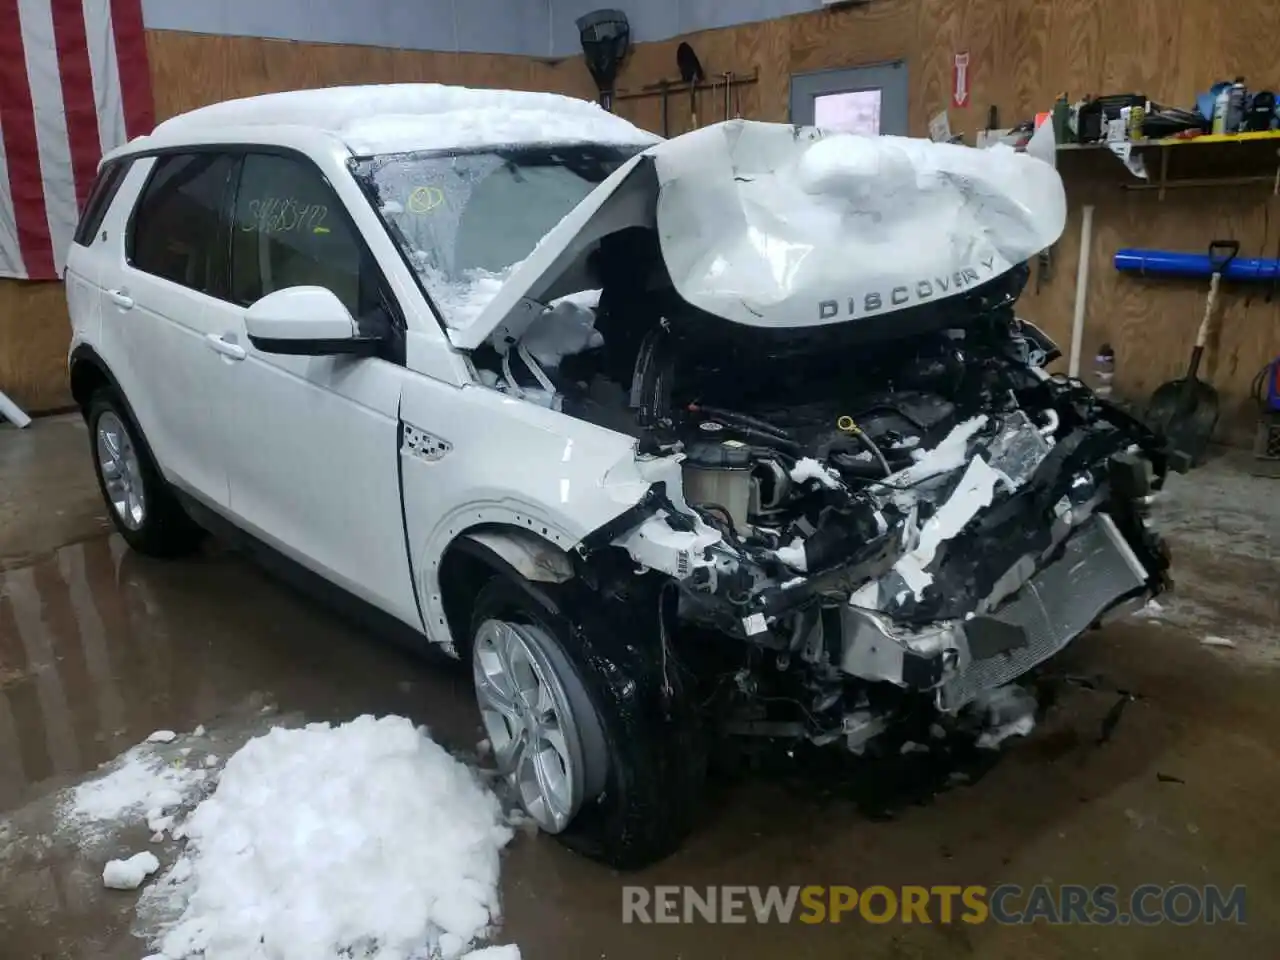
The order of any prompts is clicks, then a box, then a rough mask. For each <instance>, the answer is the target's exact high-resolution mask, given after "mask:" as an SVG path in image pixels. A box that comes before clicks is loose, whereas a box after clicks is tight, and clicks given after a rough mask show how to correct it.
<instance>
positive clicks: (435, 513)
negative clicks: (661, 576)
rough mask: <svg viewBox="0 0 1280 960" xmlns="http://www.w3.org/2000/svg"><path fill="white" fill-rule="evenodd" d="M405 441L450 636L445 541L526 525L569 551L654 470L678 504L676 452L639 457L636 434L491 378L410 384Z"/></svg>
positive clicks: (420, 561) (411, 531)
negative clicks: (492, 383) (493, 384)
mask: <svg viewBox="0 0 1280 960" xmlns="http://www.w3.org/2000/svg"><path fill="white" fill-rule="evenodd" d="M401 419H402V420H403V421H404V424H405V429H404V434H405V437H406V440H405V442H404V443H403V444H402V446H401V449H400V464H401V470H402V479H403V494H404V513H405V526H406V531H407V533H408V542H409V544H410V545H411V550H412V553H413V557H412V559H413V568H414V571H415V576H416V577H417V582H418V585H419V599H420V601H421V604H422V612H423V617H424V620H425V621H426V626H427V629H428V632H429V635H430V636H431V639H432V640H435V641H437V642H444V641H447V640H449V639H450V637H449V635H448V625H447V621H446V618H445V614H444V606H443V602H442V598H441V590H440V563H441V560H442V558H443V556H444V553H445V551H446V549H447V548H448V546H449V544H450V543H452V542H453V541H454V539H455V538H457V537H458V536H461V535H462V534H464V533H465V532H466V531H467V530H470V529H473V528H475V527H477V526H489V525H498V526H510V527H518V528H520V529H522V530H526V531H528V532H529V533H532V534H534V535H536V536H538V537H541V538H542V539H544V540H547V541H548V542H550V543H553V544H555V545H556V546H557V547H559V548H560V549H561V550H564V551H566V552H568V551H571V550H573V549H574V548H576V547H577V546H578V545H579V544H580V543H581V542H582V540H583V538H585V537H586V536H588V535H589V534H590V533H592V532H593V531H595V530H597V529H599V528H600V527H602V526H604V525H605V524H607V523H609V521H611V520H613V519H615V518H616V517H618V516H619V515H621V514H622V513H624V512H626V511H627V510H628V509H630V508H631V507H633V506H635V504H636V503H638V502H639V501H640V499H641V498H642V497H643V496H644V495H645V493H646V492H647V491H648V490H649V488H650V487H651V486H652V485H653V484H654V483H656V482H660V481H666V482H667V486H668V489H669V490H670V491H671V493H672V494H673V499H674V500H675V501H676V503H677V505H678V504H679V503H681V502H682V501H681V500H679V499H676V498H678V497H679V476H680V467H679V464H678V462H677V461H676V460H675V458H674V457H667V458H654V459H646V458H638V457H637V454H636V441H635V438H633V437H629V436H625V435H624V434H620V433H616V432H614V431H612V430H607V429H605V428H603V427H599V426H596V425H594V424H590V423H586V422H584V421H581V420H575V419H573V418H572V417H568V416H565V415H564V414H561V413H557V412H556V411H553V410H548V409H546V408H545V407H541V406H539V405H537V404H533V403H526V402H523V401H519V400H515V399H513V398H511V397H508V396H506V395H504V394H501V393H498V392H497V391H494V390H490V389H488V388H487V387H481V386H468V387H464V388H461V389H458V388H453V387H449V386H447V385H444V384H441V383H439V382H438V381H430V380H427V379H426V378H423V379H422V380H418V381H414V382H412V383H410V384H408V385H407V386H406V389H405V392H404V395H403V401H402V407H401Z"/></svg>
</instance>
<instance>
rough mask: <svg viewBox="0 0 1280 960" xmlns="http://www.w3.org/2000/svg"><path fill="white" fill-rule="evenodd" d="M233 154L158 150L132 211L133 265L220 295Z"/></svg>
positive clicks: (222, 294) (224, 282) (224, 280)
mask: <svg viewBox="0 0 1280 960" xmlns="http://www.w3.org/2000/svg"><path fill="white" fill-rule="evenodd" d="M236 162H237V161H236V158H235V157H232V156H228V155H227V154H219V153H191V154H175V155H168V156H162V157H160V158H159V159H157V160H156V165H155V169H154V170H152V171H151V177H150V179H149V180H148V181H147V185H146V188H145V189H144V190H143V191H142V196H141V197H139V198H138V206H137V208H136V209H135V210H134V213H133V228H132V232H131V233H130V236H129V247H128V255H129V262H130V264H132V265H133V267H134V268H135V269H137V270H142V271H143V272H145V273H150V274H154V275H155V276H157V277H163V278H164V279H166V280H172V281H173V282H174V283H180V284H182V285H183V286H184V287H190V288H191V289H192V290H199V291H200V292H201V293H207V294H209V295H210V296H214V297H225V295H226V286H227V255H226V251H227V241H226V231H225V226H226V218H225V217H224V216H223V209H224V203H225V201H226V200H227V199H229V195H228V193H227V191H228V188H229V186H230V183H231V174H232V172H233V171H234V170H235V166H236Z"/></svg>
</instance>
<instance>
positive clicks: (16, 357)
mask: <svg viewBox="0 0 1280 960" xmlns="http://www.w3.org/2000/svg"><path fill="white" fill-rule="evenodd" d="M1278 36H1280V4H1278V3H1276V2H1275V0H1241V2H1240V3H1238V4H1236V5H1235V6H1233V7H1231V8H1230V10H1229V11H1228V12H1226V13H1224V10H1223V8H1222V7H1220V6H1214V5H1213V4H1208V3H1202V2H1198V0H1055V2H1052V3H1049V2H1045V0H873V2H871V3H870V4H868V5H866V6H862V7H857V8H852V9H843V10H825V11H821V12H815V13H810V14H803V15H798V16H794V17H789V18H784V19H780V20H773V21H767V22H762V23H752V24H744V25H742V26H738V27H732V28H726V29H721V30H711V31H704V32H701V33H697V34H693V35H690V36H689V37H686V38H676V39H672V40H667V41H662V42H656V43H647V44H641V45H639V46H638V47H636V49H635V50H634V51H633V53H632V55H631V57H630V58H629V60H628V61H627V63H626V64H625V65H624V68H623V70H622V72H621V76H620V77H619V80H618V86H619V87H620V88H621V89H624V90H631V91H635V90H639V89H640V88H642V87H644V86H645V85H647V84H651V83H655V82H656V81H658V80H660V79H663V78H667V79H676V78H677V76H678V73H677V69H676V59H675V50H676V46H677V45H678V43H679V40H680V39H687V40H689V41H690V42H691V43H692V45H693V47H694V49H695V50H696V51H697V53H698V55H699V58H700V59H701V61H702V63H703V65H704V67H705V68H706V70H707V73H708V79H714V78H715V77H716V76H717V75H719V74H722V73H723V72H724V71H726V70H731V71H733V72H735V73H737V74H744V73H749V72H750V71H752V70H753V69H755V70H758V71H759V82H758V83H756V84H754V85H751V86H745V87H743V88H741V94H740V106H741V109H742V113H743V114H744V115H745V116H747V117H748V118H752V119H761V120H774V121H786V120H787V119H788V113H789V91H790V79H791V76H792V75H793V74H796V73H804V72H810V71H816V70H826V69H834V68H841V67H852V66H863V65H868V64H873V63H879V62H884V61H890V60H897V59H903V60H906V61H907V69H908V71H909V78H910V104H909V113H910V115H909V125H910V128H911V130H912V132H913V133H916V134H923V133H925V132H926V130H927V126H928V122H929V118H930V117H931V116H933V115H934V114H935V113H937V112H938V111H939V110H942V109H945V108H948V107H949V104H950V90H951V69H952V57H953V55H954V54H955V53H957V52H960V51H964V50H967V51H969V53H970V57H971V61H970V76H971V81H972V89H971V94H972V97H971V103H970V106H969V107H968V108H966V109H964V110H954V109H952V110H949V113H950V118H951V123H952V128H953V129H954V130H956V131H959V132H964V133H966V134H967V135H968V136H969V137H970V138H972V136H973V134H974V132H975V131H976V130H978V129H980V128H981V127H982V126H984V125H985V124H986V119H987V111H988V108H989V107H990V106H992V105H995V106H996V107H998V108H999V113H1000V120H1001V122H1002V123H1005V124H1007V123H1010V122H1014V121H1017V120H1020V119H1024V118H1027V117H1030V116H1031V115H1032V114H1034V113H1035V112H1036V111H1037V110H1044V109H1048V108H1049V107H1050V105H1051V104H1052V101H1053V99H1054V98H1055V97H1056V96H1057V95H1058V94H1059V93H1061V92H1067V93H1068V94H1069V95H1070V96H1072V97H1077V96H1080V95H1082V94H1084V93H1098V92H1122V91H1130V90H1132V91H1135V92H1142V93H1146V94H1147V95H1149V96H1151V97H1153V98H1155V99H1158V100H1161V101H1164V102H1169V103H1177V104H1183V105H1185V104H1189V103H1190V102H1191V98H1192V97H1193V95H1194V93H1195V92H1196V91H1197V90H1199V89H1203V88H1205V87H1207V86H1208V85H1209V84H1210V83H1212V82H1213V81H1214V80H1217V79H1220V78H1222V77H1224V76H1231V75H1234V74H1237V73H1239V74H1242V75H1244V76H1245V77H1246V79H1247V80H1249V81H1250V82H1253V83H1255V84H1258V85H1270V86H1276V85H1280V66H1276V61H1275V57H1274V52H1273V50H1274V43H1275V39H1276V37H1278ZM148 49H149V52H150V56H151V68H152V73H153V79H154V86H155V91H156V100H157V112H158V115H159V116H160V117H166V116H171V115H172V114H174V113H176V112H180V111H182V110H187V109H190V108H192V107H195V106H199V105H201V104H204V103H209V102H214V101H217V100H222V99H226V98H229V97H237V96H247V95H250V94H257V93H265V92H270V91H274V90H284V89H289V88H296V87H306V86H317V85H324V84H336V83H358V82H383V81H440V82H449V83H464V84H469V85H473V86H501V87H508V88H518V89H541V90H553V91H557V92H562V93H568V94H571V95H575V96H580V97H585V98H588V99H591V98H594V97H595V86H594V84H593V82H592V81H591V78H590V76H589V75H588V73H587V71H586V68H585V66H584V65H583V63H582V59H581V58H580V57H571V58H568V59H565V60H561V61H558V62H549V61H540V60H534V59H530V58H521V57H511V56H489V55H482V54H454V53H430V52H417V51H398V50H383V49H377V48H369V47H347V46H340V45H330V44H299V43H290V42H286V41H274V40H258V39H253V38H245V37H207V36H195V35H187V34H179V33H167V32H153V33H151V34H150V35H149V36H148ZM733 106H736V104H731V107H733ZM668 107H669V113H668V118H669V124H670V130H671V132H672V133H673V134H678V133H682V132H684V131H686V130H687V129H689V126H690V122H691V117H690V110H689V101H688V95H687V93H677V94H673V95H672V96H671V98H670V101H669V104H668ZM698 107H699V110H698V117H699V121H700V122H701V123H707V122H712V121H714V120H718V119H720V117H722V116H723V97H722V95H721V94H720V93H719V91H717V92H716V93H715V94H713V93H711V92H709V91H704V92H700V93H699V95H698ZM616 109H617V111H618V112H619V113H620V114H621V115H623V116H625V117H627V118H628V119H631V120H632V121H634V122H636V123H638V124H640V125H641V126H644V127H646V128H648V129H651V130H658V129H659V125H660V104H659V100H658V98H657V97H656V96H654V97H647V98H640V99H630V98H623V99H619V100H618V101H617V103H616ZM1063 159H1064V163H1063V166H1062V170H1063V176H1064V180H1065V182H1066V184H1067V191H1068V199H1069V206H1070V214H1069V222H1068V225H1067V229H1066V233H1065V235H1064V236H1063V238H1062V240H1061V242H1060V243H1059V244H1058V247H1057V250H1056V261H1057V275H1056V277H1055V279H1054V280H1053V281H1052V282H1051V283H1049V284H1048V285H1046V286H1044V287H1043V288H1042V289H1040V290H1039V291H1038V292H1037V291H1036V290H1035V283H1034V279H1033V283H1032V287H1031V288H1029V289H1028V292H1027V293H1026V295H1025V296H1024V297H1023V300H1022V302H1021V303H1020V304H1019V310H1020V311H1021V312H1022V313H1023V315H1025V316H1027V317H1028V318H1030V319H1033V320H1035V321H1037V322H1039V323H1041V324H1042V325H1043V326H1045V327H1046V329H1048V330H1049V331H1050V332H1051V333H1053V334H1054V335H1055V336H1057V337H1058V338H1059V339H1060V340H1062V341H1063V342H1064V343H1065V342H1066V340H1067V338H1068V337H1069V334H1070V325H1071V315H1072V309H1073V300H1074V286H1075V271H1076V263H1077V260H1078V255H1079V251H1078V245H1079V223H1080V209H1081V206H1082V204H1084V203H1086V202H1090V203H1094V204H1095V205H1096V207H1097V214H1096V218H1095V232H1094V244H1093V249H1092V251H1091V267H1092V280H1091V283H1090V288H1089V293H1088V322H1087V326H1086V336H1085V341H1084V356H1085V358H1086V362H1088V361H1089V360H1090V359H1091V358H1092V355H1093V351H1094V350H1095V349H1096V347H1097V346H1098V345H1099V344H1101V343H1103V342H1110V343H1111V344H1112V345H1113V346H1114V347H1115V348H1116V350H1117V353H1118V357H1117V387H1118V389H1119V390H1120V391H1121V392H1122V393H1124V394H1128V395H1131V396H1134V397H1138V396H1141V395H1143V394H1145V393H1146V392H1147V391H1149V390H1150V389H1151V388H1152V387H1153V386H1154V385H1155V384H1157V383H1158V382H1160V381H1161V380H1162V379H1164V378H1166V377H1170V376H1174V375H1176V374H1177V373H1178V372H1179V371H1180V369H1181V366H1182V364H1183V363H1185V359H1186V355H1187V353H1188V352H1189V350H1190V341H1191V338H1192V336H1193V334H1194V330H1195V326H1196V323H1197V322H1198V319H1199V314H1200V311H1201V309H1202V307H1203V294H1204V287H1205V285H1204V284H1202V283H1180V282H1172V281H1165V280H1142V279H1135V278H1133V277H1127V276H1120V275H1118V274H1117V273H1116V272H1115V270H1114V269H1113V268H1112V265H1111V258H1112V255H1113V254H1114V252H1115V250H1116V249H1117V248H1119V247H1123V246H1150V247H1158V248H1164V249H1174V250H1190V251H1198V250H1200V249H1202V248H1204V247H1205V246H1206V245H1207V244H1208V242H1209V241H1210V240H1212V239H1216V238H1219V237H1224V238H1235V239H1238V240H1240V241H1241V243H1242V244H1243V246H1244V250H1245V251H1246V252H1247V253H1249V254H1253V255H1271V256H1274V255H1275V254H1276V243H1277V239H1280V207H1275V208H1270V207H1269V203H1270V204H1277V203H1280V201H1275V200H1272V201H1268V199H1267V196H1266V191H1264V190H1259V189H1253V188H1249V189H1247V190H1244V191H1233V190H1229V189H1214V190H1204V191H1199V190H1187V191H1173V192H1170V193H1169V195H1168V196H1167V198H1166V199H1164V200H1163V201H1161V200H1160V199H1159V198H1158V197H1157V196H1156V195H1155V194H1154V193H1151V192H1126V191H1122V190H1120V189H1119V186H1118V185H1119V183H1120V182H1121V181H1122V180H1123V179H1124V178H1125V176H1126V175H1125V174H1124V172H1123V170H1122V169H1121V168H1120V166H1119V164H1118V163H1116V162H1115V161H1114V160H1112V159H1111V158H1109V157H1105V156H1100V155H1094V156H1092V157H1088V158H1086V157H1083V156H1082V155H1080V154H1076V155H1072V156H1071V157H1066V156H1064V158H1063ZM1265 292H1266V291H1258V290H1252V291H1251V290H1245V289H1238V288H1233V287H1231V286H1230V285H1228V286H1227V287H1226V289H1225V290H1224V295H1223V301H1222V302H1223V312H1222V317H1221V333H1220V336H1219V338H1218V341H1217V342H1216V343H1214V344H1211V349H1210V352H1209V356H1208V364H1207V373H1208V374H1209V375H1211V376H1212V377H1213V378H1214V382H1215V383H1216V384H1217V385H1218V386H1219V387H1220V388H1221V390H1222V391H1223V395H1224V400H1225V403H1224V414H1225V424H1224V431H1223V432H1224V434H1225V435H1226V436H1229V437H1232V438H1235V439H1240V438H1242V437H1244V435H1245V433H1246V431H1247V429H1248V424H1249V420H1250V417H1251V414H1250V411H1249V407H1248V400H1247V394H1248V388H1249V385H1250V382H1251V380H1252V377H1253V374H1254V372H1255V370H1256V368H1257V367H1258V366H1260V365H1261V364H1262V362H1263V361H1264V360H1265V359H1266V357H1267V356H1270V355H1275V354H1277V353H1280V297H1278V298H1276V299H1274V300H1273V301H1272V302H1270V303H1268V302H1267V301H1266V297H1265ZM66 328H67V323H66V315H65V307H64V306H63V304H62V302H61V291H60V287H59V286H58V285H19V284H13V283H10V282H5V281H0V389H4V390H6V391H10V392H12V393H13V394H14V395H15V396H17V397H19V398H20V399H22V400H23V401H24V402H28V403H30V404H32V405H33V406H35V407H39V406H41V405H42V404H47V403H50V402H53V401H51V400H50V398H54V399H55V401H56V400H58V399H60V398H61V396H62V394H61V393H60V391H61V390H62V387H61V377H62V367H61V365H62V357H63V354H64V352H65V343H66Z"/></svg>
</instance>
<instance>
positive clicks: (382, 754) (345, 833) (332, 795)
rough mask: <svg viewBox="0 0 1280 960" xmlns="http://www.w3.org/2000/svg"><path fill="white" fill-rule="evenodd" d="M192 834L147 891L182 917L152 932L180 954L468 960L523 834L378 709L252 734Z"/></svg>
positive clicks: (438, 755)
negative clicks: (509, 853)
mask: <svg viewBox="0 0 1280 960" xmlns="http://www.w3.org/2000/svg"><path fill="white" fill-rule="evenodd" d="M186 832H187V836H188V838H189V840H188V845H187V849H186V854H185V855H184V857H183V858H182V859H180V860H179V861H178V863H177V864H175V866H174V867H173V869H172V870H171V871H170V872H169V873H168V874H167V875H166V876H165V877H164V878H163V879H162V880H161V881H160V882H159V883H158V884H157V885H155V886H154V887H153V888H152V890H151V891H149V898H150V899H151V900H152V901H153V904H152V906H153V907H154V906H155V904H154V901H156V900H157V899H158V900H161V901H164V902H167V904H168V906H169V912H170V914H171V915H172V916H175V917H176V920H173V921H172V922H170V923H168V924H167V925H165V927H164V928H163V929H162V930H161V931H160V933H159V935H158V936H157V937H156V938H154V940H153V946H154V947H156V948H158V949H159V950H160V951H161V953H162V955H163V956H165V957H168V958H170V960H184V958H187V957H195V956H201V957H203V958H204V960H222V958H233V957H234V958H251V957H252V958H266V957H270V958H272V960H329V958H334V960H337V958H348V957H358V958H360V960H410V958H415V960H416V958H419V957H421V958H426V957H437V956H438V957H444V958H450V957H456V956H458V955H460V954H462V953H463V951H464V950H465V949H466V948H467V947H468V946H470V945H471V944H472V943H473V942H474V941H475V940H476V939H478V938H480V937H482V936H484V935H485V933H486V932H487V930H488V929H489V928H490V926H491V924H493V923H495V922H496V921H497V920H498V918H499V901H498V878H499V869H500V863H499V859H500V858H499V853H500V851H501V849H502V848H503V846H504V845H505V844H506V843H507V842H508V841H509V840H510V839H511V836H512V831H511V829H510V828H509V827H508V826H506V824H505V823H504V822H503V813H502V809H501V806H500V804H499V802H498V800H497V798H496V797H495V796H494V795H493V794H492V793H491V792H489V791H488V790H487V789H486V788H485V787H484V786H483V785H482V784H481V783H480V781H479V780H478V779H477V777H476V775H475V774H474V773H473V772H472V771H471V770H469V769H468V768H467V767H466V766H464V765H463V764H461V763H459V762H458V761H456V760H454V759H453V758H452V757H451V756H450V755H449V754H448V753H446V752H445V750H444V749H443V748H442V747H440V746H439V745H438V744H436V743H435V742H434V741H433V740H431V739H430V737H428V736H427V735H426V732H425V731H423V730H420V729H418V728H415V727H414V726H413V724H412V723H410V721H408V720H406V719H404V718H401V717H384V718H381V719H374V718H373V717H369V716H364V717H360V718H358V719H356V720H353V721H351V722H350V723H346V724H343V725H340V726H331V725H329V724H323V723H313V724H309V725H308V726H306V727H303V728H301V729H285V728H280V727H277V728H275V729H273V730H271V731H270V732H269V733H267V734H266V735H264V736H261V737H258V738H256V739H253V740H250V741H249V742H248V743H247V744H246V745H245V746H244V747H243V748H242V749H241V750H240V751H239V752H238V753H236V754H235V755H234V756H232V757H231V759H229V760H228V761H227V764H226V767H225V768H224V770H223V772H222V778H221V780H220V781H219V784H218V788H217V790H216V791H215V792H214V793H213V794H212V795H211V796H210V797H208V798H207V799H206V800H204V801H203V802H202V803H201V804H200V805H199V806H198V807H197V808H196V809H195V811H194V813H192V815H191V817H190V818H189V820H188V821H187V823H186ZM160 912H163V910H161V911H160ZM480 953H481V955H485V956H489V955H492V956H495V957H500V956H503V954H502V953H499V952H497V951H495V952H494V953H493V954H488V953H486V952H485V951H481V952H480ZM506 955H507V956H518V951H514V950H508V952H507V954H506Z"/></svg>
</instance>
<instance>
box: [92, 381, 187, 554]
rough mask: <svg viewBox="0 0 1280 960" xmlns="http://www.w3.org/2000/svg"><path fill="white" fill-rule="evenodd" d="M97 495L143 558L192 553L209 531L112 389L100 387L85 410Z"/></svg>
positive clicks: (121, 533) (118, 528) (117, 525)
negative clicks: (187, 504) (185, 502)
mask: <svg viewBox="0 0 1280 960" xmlns="http://www.w3.org/2000/svg"><path fill="white" fill-rule="evenodd" d="M85 420H86V422H87V423H88V426H89V447H90V450H91V452H92V454H93V469H94V473H95V474H96V475H97V477H98V489H99V490H100V491H101V492H102V499H103V502H104V503H105V504H106V507H107V513H108V514H109V515H110V516H111V522H112V523H114V524H115V528H116V530H117V531H119V533H120V536H122V537H123V538H124V540H125V542H126V543H128V544H129V546H130V547H132V548H133V549H134V550H136V551H137V552H138V553H143V554H147V555H148V556H153V557H179V556H185V555H187V554H190V553H193V552H194V551H195V550H197V549H198V548H199V546H200V541H201V540H202V539H203V538H204V531H203V530H201V529H200V527H198V526H197V525H196V523H195V522H194V521H193V520H192V519H191V518H190V517H188V516H187V514H186V511H184V510H183V509H182V506H181V504H179V503H178V500H177V498H176V497H175V496H174V493H173V490H172V489H171V488H170V486H169V484H168V483H166V482H165V479H164V477H162V476H161V475H160V471H159V469H158V468H157V467H156V464H155V460H154V459H153V458H152V456H151V448H150V447H149V446H147V443H146V439H145V438H144V437H143V436H142V431H140V430H139V429H138V426H137V424H136V423H134V420H133V418H132V417H131V416H130V415H129V411H128V408H127V407H126V405H125V403H124V402H123V401H122V400H121V398H120V396H119V394H118V393H116V391H115V390H114V389H113V388H111V387H100V388H99V389H98V390H97V391H95V392H94V394H93V396H92V397H90V398H89V404H88V406H87V407H86V408H85Z"/></svg>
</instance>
